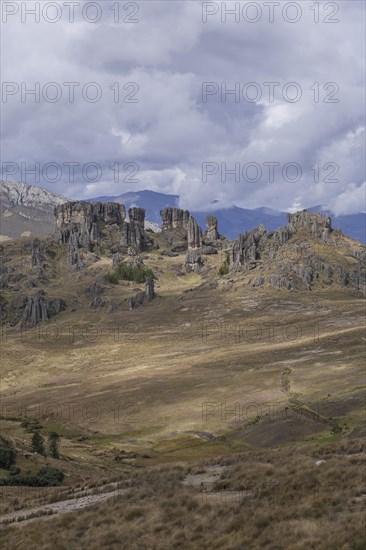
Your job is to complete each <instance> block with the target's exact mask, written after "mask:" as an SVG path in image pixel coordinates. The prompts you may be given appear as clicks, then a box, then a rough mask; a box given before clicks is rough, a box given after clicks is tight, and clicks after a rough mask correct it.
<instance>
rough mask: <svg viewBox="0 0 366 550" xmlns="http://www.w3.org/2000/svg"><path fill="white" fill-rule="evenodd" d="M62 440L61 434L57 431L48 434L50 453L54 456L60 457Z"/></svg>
mask: <svg viewBox="0 0 366 550" xmlns="http://www.w3.org/2000/svg"><path fill="white" fill-rule="evenodd" d="M59 441H60V436H59V435H58V433H57V432H51V433H50V435H49V436H48V444H49V449H50V454H51V456H52V458H60V453H59V450H58V444H59Z"/></svg>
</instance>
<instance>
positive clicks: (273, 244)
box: [229, 210, 366, 292]
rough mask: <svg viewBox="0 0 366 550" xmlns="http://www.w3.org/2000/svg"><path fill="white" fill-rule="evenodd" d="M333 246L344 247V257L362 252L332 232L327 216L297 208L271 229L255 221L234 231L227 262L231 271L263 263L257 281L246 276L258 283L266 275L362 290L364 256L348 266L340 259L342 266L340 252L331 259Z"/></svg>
mask: <svg viewBox="0 0 366 550" xmlns="http://www.w3.org/2000/svg"><path fill="white" fill-rule="evenodd" d="M314 240H315V242H314ZM317 243H318V244H317ZM323 247H326V248H328V247H329V251H328V252H325V255H324V257H322V256H321V255H320V250H322V249H323ZM339 247H341V248H342V247H347V248H348V250H349V252H348V253H347V257H349V258H351V257H352V256H353V257H354V258H355V259H357V260H358V258H360V259H361V258H363V255H362V252H358V251H357V250H356V251H354V250H353V249H352V246H351V245H350V244H349V243H347V242H346V241H345V240H343V238H342V236H341V235H340V234H339V232H335V233H333V230H332V224H331V220H330V218H329V217H328V216H321V215H320V214H313V213H311V212H307V211H306V210H303V211H301V212H296V213H295V214H289V215H288V224H287V225H286V226H285V227H282V228H280V229H277V230H276V231H274V232H271V231H266V230H265V228H264V227H263V226H262V225H261V226H258V227H256V228H255V229H253V230H252V231H248V232H246V233H243V234H241V235H239V238H238V239H237V240H236V241H235V242H234V243H233V244H232V246H231V250H230V261H229V265H230V270H231V271H248V270H256V269H258V268H261V269H263V268H265V271H266V277H265V278H263V281H262V279H258V277H256V278H255V279H254V280H253V279H251V281H252V282H249V284H252V285H254V286H262V284H263V282H264V280H266V281H267V282H268V284H269V285H270V286H275V287H277V288H284V289H287V290H300V289H305V290H311V288H312V286H313V285H314V284H315V283H320V284H321V285H323V286H324V285H332V284H335V283H336V284H339V285H341V286H345V287H353V288H355V289H357V290H360V291H361V292H365V273H366V265H365V263H364V261H363V260H362V259H361V261H357V263H356V265H355V264H353V266H355V267H354V268H353V269H350V267H351V265H348V262H346V264H347V265H348V267H347V268H345V267H344V265H346V264H345V263H344V256H343V252H341V255H340V256H339V260H338V261H337V250H338V248H339ZM261 277H264V276H263V273H262V274H261ZM258 283H260V284H258Z"/></svg>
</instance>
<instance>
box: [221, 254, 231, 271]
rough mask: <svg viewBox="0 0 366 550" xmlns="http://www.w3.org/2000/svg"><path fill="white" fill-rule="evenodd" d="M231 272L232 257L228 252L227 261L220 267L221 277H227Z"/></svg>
mask: <svg viewBox="0 0 366 550" xmlns="http://www.w3.org/2000/svg"><path fill="white" fill-rule="evenodd" d="M229 271H230V255H229V253H228V252H226V257H225V261H224V262H223V263H222V264H221V266H220V267H219V275H227V274H228V273H229Z"/></svg>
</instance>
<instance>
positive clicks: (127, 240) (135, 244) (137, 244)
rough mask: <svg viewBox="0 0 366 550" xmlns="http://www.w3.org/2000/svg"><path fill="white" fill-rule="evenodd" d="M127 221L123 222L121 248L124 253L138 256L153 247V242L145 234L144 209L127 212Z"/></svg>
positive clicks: (135, 208)
mask: <svg viewBox="0 0 366 550" xmlns="http://www.w3.org/2000/svg"><path fill="white" fill-rule="evenodd" d="M128 216H129V221H128V222H124V226H123V232H122V238H121V246H122V250H123V251H124V252H128V253H129V254H132V255H133V254H139V253H140V252H142V251H143V250H145V249H147V248H151V247H152V246H153V241H152V239H150V238H149V237H148V235H147V234H146V232H145V210H144V208H137V207H134V208H130V209H129V211H128Z"/></svg>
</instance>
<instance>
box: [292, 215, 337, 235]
mask: <svg viewBox="0 0 366 550" xmlns="http://www.w3.org/2000/svg"><path fill="white" fill-rule="evenodd" d="M287 219H288V224H287V228H288V231H289V232H290V233H291V234H293V233H296V232H297V231H301V230H302V229H304V230H306V231H308V232H309V233H310V234H311V236H312V237H314V238H317V239H322V240H326V239H327V238H328V237H329V235H330V234H331V232H332V222H331V219H330V217H329V216H322V215H320V214H313V213H311V212H308V211H307V210H301V211H300V212H295V214H288V216H287Z"/></svg>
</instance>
